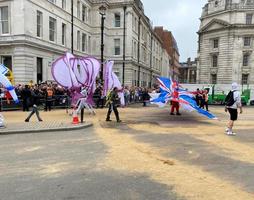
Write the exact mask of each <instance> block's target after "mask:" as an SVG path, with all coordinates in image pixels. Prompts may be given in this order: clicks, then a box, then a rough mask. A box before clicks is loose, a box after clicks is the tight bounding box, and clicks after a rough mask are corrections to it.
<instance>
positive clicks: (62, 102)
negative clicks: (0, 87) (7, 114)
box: [0, 95, 71, 111]
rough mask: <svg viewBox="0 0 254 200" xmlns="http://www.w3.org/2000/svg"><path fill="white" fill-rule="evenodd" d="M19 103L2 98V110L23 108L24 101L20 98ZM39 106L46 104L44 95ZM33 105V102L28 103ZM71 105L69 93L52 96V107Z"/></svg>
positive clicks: (0, 103)
mask: <svg viewBox="0 0 254 200" xmlns="http://www.w3.org/2000/svg"><path fill="white" fill-rule="evenodd" d="M19 100H20V102H19V104H15V102H14V101H13V100H7V99H6V98H0V110H1V111H9V110H22V107H23V101H22V99H21V98H19ZM39 101H40V105H39V108H40V109H42V108H43V107H44V106H45V103H46V100H45V98H44V97H41V98H40V100H39ZM28 104H29V106H30V107H31V106H32V105H31V103H28ZM70 105H71V101H70V97H69V96H67V95H54V96H53V98H52V109H57V108H65V109H66V108H69V107H70Z"/></svg>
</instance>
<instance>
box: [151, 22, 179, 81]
mask: <svg viewBox="0 0 254 200" xmlns="http://www.w3.org/2000/svg"><path fill="white" fill-rule="evenodd" d="M154 31H155V33H156V34H157V35H158V36H159V37H160V38H161V40H162V41H163V48H165V49H166V51H167V53H168V54H169V56H170V58H171V63H170V75H171V76H172V77H173V78H174V79H175V80H178V76H179V68H180V67H181V65H180V63H179V57H180V54H179V50H178V45H177V42H176V40H175V38H174V36H173V34H172V32H170V31H168V30H164V28H163V27H162V26H158V27H155V28H154Z"/></svg>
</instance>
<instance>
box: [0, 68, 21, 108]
mask: <svg viewBox="0 0 254 200" xmlns="http://www.w3.org/2000/svg"><path fill="white" fill-rule="evenodd" d="M7 72H8V68H7V67H5V66H4V65H3V64H1V65H0V83H1V84H2V85H3V86H4V87H5V88H6V89H7V90H8V92H9V93H10V95H11V97H12V98H13V100H14V102H15V103H16V104H18V103H19V99H18V97H17V94H16V92H15V88H14V87H13V86H12V84H11V82H10V81H9V80H8V78H7V77H6V76H5V74H7Z"/></svg>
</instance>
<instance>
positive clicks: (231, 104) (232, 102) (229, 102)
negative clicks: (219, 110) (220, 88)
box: [225, 83, 243, 136]
mask: <svg viewBox="0 0 254 200" xmlns="http://www.w3.org/2000/svg"><path fill="white" fill-rule="evenodd" d="M225 103H226V106H225V112H229V114H230V120H229V122H228V126H227V128H226V133H227V135H230V136H232V135H233V136H234V135H236V134H235V133H234V132H233V127H234V122H235V121H237V119H238V109H240V114H242V113H243V109H242V104H241V95H240V92H239V90H238V85H237V83H233V84H232V90H231V91H230V92H229V93H228V95H227V97H226V99H225Z"/></svg>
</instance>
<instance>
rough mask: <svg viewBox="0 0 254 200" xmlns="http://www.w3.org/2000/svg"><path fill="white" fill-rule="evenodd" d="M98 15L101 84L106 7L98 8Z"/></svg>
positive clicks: (101, 77)
mask: <svg viewBox="0 0 254 200" xmlns="http://www.w3.org/2000/svg"><path fill="white" fill-rule="evenodd" d="M99 13H100V15H101V71H100V81H101V84H102V83H103V68H104V24H105V19H106V17H105V15H106V7H105V6H104V5H102V6H100V8H99Z"/></svg>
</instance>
